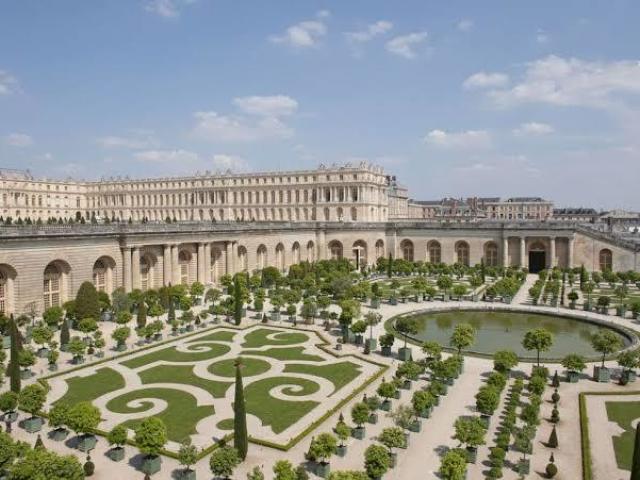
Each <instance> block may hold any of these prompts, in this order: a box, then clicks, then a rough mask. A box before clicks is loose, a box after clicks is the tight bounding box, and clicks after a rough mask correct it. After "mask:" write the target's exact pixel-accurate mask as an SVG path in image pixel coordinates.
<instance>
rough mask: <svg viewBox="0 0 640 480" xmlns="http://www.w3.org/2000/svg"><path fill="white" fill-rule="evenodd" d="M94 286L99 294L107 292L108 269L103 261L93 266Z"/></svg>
mask: <svg viewBox="0 0 640 480" xmlns="http://www.w3.org/2000/svg"><path fill="white" fill-rule="evenodd" d="M93 285H94V286H95V287H96V290H97V291H99V292H104V291H106V290H107V267H106V266H105V264H104V262H103V261H102V260H98V261H97V262H96V263H95V264H94V266H93Z"/></svg>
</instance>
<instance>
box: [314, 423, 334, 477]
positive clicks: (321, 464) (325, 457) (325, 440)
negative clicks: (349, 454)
mask: <svg viewBox="0 0 640 480" xmlns="http://www.w3.org/2000/svg"><path fill="white" fill-rule="evenodd" d="M337 450H338V441H337V440H336V437H334V436H333V435H331V434H330V433H321V434H320V435H318V436H317V437H315V438H314V439H313V440H312V441H311V446H310V447H309V455H310V456H311V457H312V458H315V459H316V462H317V463H316V469H315V473H316V475H318V476H319V477H321V478H327V477H328V476H329V473H331V464H330V463H329V461H330V459H331V456H332V455H335V454H336V452H337Z"/></svg>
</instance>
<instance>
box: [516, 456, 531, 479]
mask: <svg viewBox="0 0 640 480" xmlns="http://www.w3.org/2000/svg"><path fill="white" fill-rule="evenodd" d="M530 470H531V463H530V461H529V460H528V459H527V460H520V461H519V462H518V473H519V474H520V475H525V476H526V475H529V471H530Z"/></svg>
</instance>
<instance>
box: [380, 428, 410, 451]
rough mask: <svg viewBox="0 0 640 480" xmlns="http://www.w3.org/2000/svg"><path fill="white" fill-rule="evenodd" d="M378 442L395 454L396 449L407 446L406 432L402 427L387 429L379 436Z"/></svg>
mask: <svg viewBox="0 0 640 480" xmlns="http://www.w3.org/2000/svg"><path fill="white" fill-rule="evenodd" d="M378 441H379V442H380V443H382V444H383V445H384V446H385V447H387V448H388V449H389V453H393V449H394V448H403V447H404V446H405V444H406V438H405V436H404V431H403V430H402V429H401V428H400V427H387V428H385V429H383V430H382V432H381V433H380V435H378Z"/></svg>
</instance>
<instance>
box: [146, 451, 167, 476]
mask: <svg viewBox="0 0 640 480" xmlns="http://www.w3.org/2000/svg"><path fill="white" fill-rule="evenodd" d="M161 467H162V458H161V457H160V456H159V455H156V456H147V457H145V458H144V460H143V461H142V467H141V470H142V471H143V472H144V473H147V474H149V475H153V474H155V473H158V472H159V471H160V468H161Z"/></svg>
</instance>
